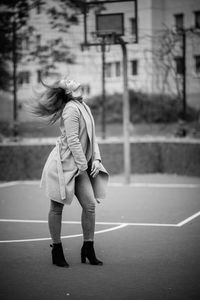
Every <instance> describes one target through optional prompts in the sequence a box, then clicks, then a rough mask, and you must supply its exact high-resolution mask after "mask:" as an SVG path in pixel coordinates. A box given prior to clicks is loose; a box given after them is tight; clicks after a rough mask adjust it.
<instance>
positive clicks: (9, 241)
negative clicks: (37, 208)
mask: <svg viewBox="0 0 200 300" xmlns="http://www.w3.org/2000/svg"><path fill="white" fill-rule="evenodd" d="M198 216H200V211H198V212H197V213H195V214H193V215H192V216H190V217H188V218H186V219H185V220H183V221H181V222H179V223H178V224H164V223H120V222H96V224H98V225H116V226H115V227H111V228H108V229H103V230H98V231H95V234H99V233H105V232H109V231H114V230H118V229H121V228H124V227H127V226H153V227H154V226H157V227H179V228H180V227H182V226H183V225H185V224H187V223H189V222H190V221H192V220H194V219H195V218H197V217H198ZM0 222H12V223H47V221H46V220H20V219H0ZM62 223H64V224H81V222H80V221H63V222H62ZM79 236H82V234H74V235H67V236H62V239H68V238H73V237H79ZM47 240H51V238H50V237H49V238H36V239H21V240H2V241H1V240H0V243H1V244H3V243H21V242H36V241H47Z"/></svg>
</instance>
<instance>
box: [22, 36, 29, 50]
mask: <svg viewBox="0 0 200 300" xmlns="http://www.w3.org/2000/svg"><path fill="white" fill-rule="evenodd" d="M23 49H24V50H29V49H30V40H29V37H28V36H25V37H24V39H23Z"/></svg>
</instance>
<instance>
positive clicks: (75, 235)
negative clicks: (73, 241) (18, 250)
mask: <svg viewBox="0 0 200 300" xmlns="http://www.w3.org/2000/svg"><path fill="white" fill-rule="evenodd" d="M126 226H128V225H127V224H125V223H124V224H121V225H118V226H115V227H112V228H108V229H103V230H98V231H95V234H99V233H105V232H109V231H114V230H118V229H121V228H124V227H126ZM80 236H83V234H82V233H81V234H73V235H65V236H61V238H62V239H69V238H74V237H80ZM48 240H51V238H50V237H49V238H36V239H22V240H2V241H0V244H6V243H24V242H40V241H48Z"/></svg>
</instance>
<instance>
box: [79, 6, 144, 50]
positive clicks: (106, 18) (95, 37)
mask: <svg viewBox="0 0 200 300" xmlns="http://www.w3.org/2000/svg"><path fill="white" fill-rule="evenodd" d="M116 36H120V37H121V38H122V39H123V41H124V42H125V43H127V44H130V43H137V42H138V28H137V0H107V1H104V0H99V1H86V2H85V9H84V42H83V45H84V46H98V45H102V41H103V42H104V43H106V44H118V43H119V41H118V40H117V39H116Z"/></svg>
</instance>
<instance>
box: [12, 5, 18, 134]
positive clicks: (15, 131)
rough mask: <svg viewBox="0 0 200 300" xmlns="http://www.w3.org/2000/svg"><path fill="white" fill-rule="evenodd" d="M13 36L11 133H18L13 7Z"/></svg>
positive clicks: (15, 43) (15, 40)
mask: <svg viewBox="0 0 200 300" xmlns="http://www.w3.org/2000/svg"><path fill="white" fill-rule="evenodd" d="M13 11H14V13H13V23H12V29H13V36H12V52H13V53H12V63H13V135H14V137H16V136H17V135H18V111H17V49H16V47H17V35H16V20H15V18H16V16H15V9H13Z"/></svg>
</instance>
